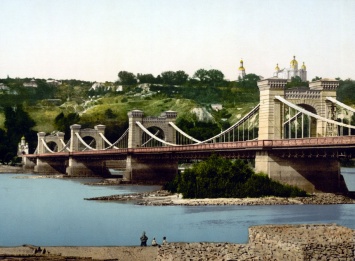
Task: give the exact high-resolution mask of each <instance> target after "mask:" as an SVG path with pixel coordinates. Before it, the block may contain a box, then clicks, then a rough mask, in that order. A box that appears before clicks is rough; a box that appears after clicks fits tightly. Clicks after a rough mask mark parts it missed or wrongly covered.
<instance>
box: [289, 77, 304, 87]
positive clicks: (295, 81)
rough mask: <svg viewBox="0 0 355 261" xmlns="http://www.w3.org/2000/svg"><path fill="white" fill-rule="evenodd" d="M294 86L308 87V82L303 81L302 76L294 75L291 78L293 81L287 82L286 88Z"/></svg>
mask: <svg viewBox="0 0 355 261" xmlns="http://www.w3.org/2000/svg"><path fill="white" fill-rule="evenodd" d="M293 87H308V82H303V81H302V79H301V77H299V76H294V77H292V78H291V82H288V83H287V84H286V88H293Z"/></svg>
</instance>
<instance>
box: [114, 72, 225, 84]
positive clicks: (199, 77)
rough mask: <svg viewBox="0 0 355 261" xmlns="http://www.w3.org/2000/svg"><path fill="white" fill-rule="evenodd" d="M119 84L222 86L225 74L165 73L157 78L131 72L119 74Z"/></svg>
mask: <svg viewBox="0 0 355 261" xmlns="http://www.w3.org/2000/svg"><path fill="white" fill-rule="evenodd" d="M118 78H119V83H121V84H123V85H134V84H137V83H138V82H139V83H150V84H166V85H184V84H186V83H188V82H192V83H195V84H196V83H202V84H210V85H215V84H220V83H223V82H224V74H223V73H222V72H221V71H219V70H216V69H211V70H205V69H199V70H197V71H196V72H195V73H194V75H193V76H192V77H191V78H190V76H189V75H188V74H187V73H186V72H184V71H181V70H180V71H175V72H174V71H165V72H162V73H161V74H160V75H158V76H157V77H154V76H153V75H152V74H140V73H138V74H137V76H136V75H134V74H133V73H131V72H127V71H120V72H119V73H118Z"/></svg>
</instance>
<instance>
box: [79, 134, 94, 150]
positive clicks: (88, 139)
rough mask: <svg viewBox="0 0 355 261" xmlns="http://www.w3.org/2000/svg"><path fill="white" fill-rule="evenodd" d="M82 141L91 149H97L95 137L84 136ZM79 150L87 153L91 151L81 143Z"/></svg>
mask: <svg viewBox="0 0 355 261" xmlns="http://www.w3.org/2000/svg"><path fill="white" fill-rule="evenodd" d="M82 139H83V140H84V142H85V143H86V144H87V145H88V146H89V147H91V148H94V149H95V148H96V140H95V138H94V137H92V136H84V137H82ZM79 150H80V151H85V150H89V148H88V147H87V146H86V145H85V144H82V143H80V145H79Z"/></svg>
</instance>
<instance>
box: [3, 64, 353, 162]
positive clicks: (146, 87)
mask: <svg viewBox="0 0 355 261" xmlns="http://www.w3.org/2000/svg"><path fill="white" fill-rule="evenodd" d="M259 79H260V78H259V76H257V75H255V74H247V75H246V76H245V77H244V78H242V79H239V80H238V81H228V80H226V79H224V74H223V73H222V72H221V71H219V70H216V69H210V70H205V69H199V70H197V71H196V72H195V73H194V74H193V76H192V77H190V76H189V75H188V74H186V73H185V72H184V71H181V70H179V71H165V72H162V73H161V74H160V75H158V76H156V77H155V76H153V75H152V74H137V75H135V74H133V73H131V72H127V71H120V72H119V73H118V80H117V82H105V83H96V87H97V88H92V87H93V85H94V83H93V82H88V81H80V80H61V81H54V80H51V81H47V80H44V79H32V78H24V79H19V78H10V77H8V78H6V79H0V84H1V86H2V87H1V89H0V96H1V99H0V130H1V131H2V133H5V134H6V135H7V132H8V129H7V126H8V125H6V124H5V121H6V116H5V108H10V107H12V108H16V107H21V109H22V110H23V111H24V112H26V113H27V114H28V117H29V118H30V119H32V120H33V121H34V122H35V125H34V126H32V127H31V131H33V132H34V133H35V132H38V131H44V132H46V133H52V132H55V131H58V130H60V131H64V132H65V133H66V137H65V138H66V139H68V138H69V137H68V134H69V126H70V125H71V124H72V123H77V124H80V125H81V126H82V128H93V127H94V126H95V125H97V124H103V125H106V131H105V132H106V136H107V137H108V138H109V140H111V141H115V140H116V139H117V138H118V137H119V136H121V134H122V133H123V132H124V131H125V130H126V128H127V125H128V118H127V112H128V111H130V110H135V109H139V110H142V111H143V112H144V113H145V115H146V116H159V115H160V114H161V113H162V112H164V111H167V110H173V111H177V112H178V118H177V125H178V126H179V127H180V128H182V129H183V130H184V131H186V132H187V133H189V134H190V135H191V136H194V137H195V138H197V139H201V140H204V139H207V138H210V137H212V136H214V135H216V134H217V133H219V132H220V131H221V130H224V129H226V128H228V127H229V126H230V125H231V124H233V123H235V122H236V121H238V120H239V119H240V118H241V117H242V116H243V115H245V114H246V113H247V112H249V111H250V110H251V109H252V108H253V107H255V106H256V105H257V104H258V102H259V90H258V87H257V81H258V80H259ZM315 79H318V80H319V79H321V77H318V76H317V77H316V78H315ZM338 80H340V87H339V88H338V90H337V98H338V100H340V101H342V102H344V103H346V104H350V105H352V104H355V82H354V81H352V80H351V79H347V80H341V79H338ZM29 84H30V85H29ZM31 84H34V85H36V86H37V87H34V86H31ZM299 86H307V83H306V84H305V83H303V82H300V79H299V78H297V77H295V78H294V79H292V81H291V82H290V83H289V84H288V87H289V88H292V87H299ZM4 87H5V88H4ZM212 104H221V105H222V107H223V109H222V110H220V111H214V110H212V108H211V105H212ZM195 109H198V110H199V111H200V112H203V115H202V114H201V115H202V118H201V117H197V116H196V114H195V112H193V111H192V110H195ZM58 117H59V118H58ZM353 122H355V116H354V117H353V119H351V124H354V123H353ZM345 131H346V130H345ZM0 136H1V135H0ZM16 139H18V137H16ZM26 140H27V141H28V142H29V143H30V144H31V145H30V146H34V147H35V144H36V143H37V137H36V135H28V134H26ZM19 141H20V140H14V141H13V143H14V144H15V143H18V142H19ZM32 144H34V145H32ZM9 148H10V149H11V150H12V149H14V148H15V147H14V146H10V147H9ZM31 148H32V149H34V148H33V147H31ZM11 154H12V155H15V154H16V151H12V152H11ZM0 158H4V157H3V155H0Z"/></svg>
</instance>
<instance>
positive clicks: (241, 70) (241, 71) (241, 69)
mask: <svg viewBox="0 0 355 261" xmlns="http://www.w3.org/2000/svg"><path fill="white" fill-rule="evenodd" d="M244 76H245V68H244V66H243V59H242V60H240V66H239V69H238V79H243V78H244Z"/></svg>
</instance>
